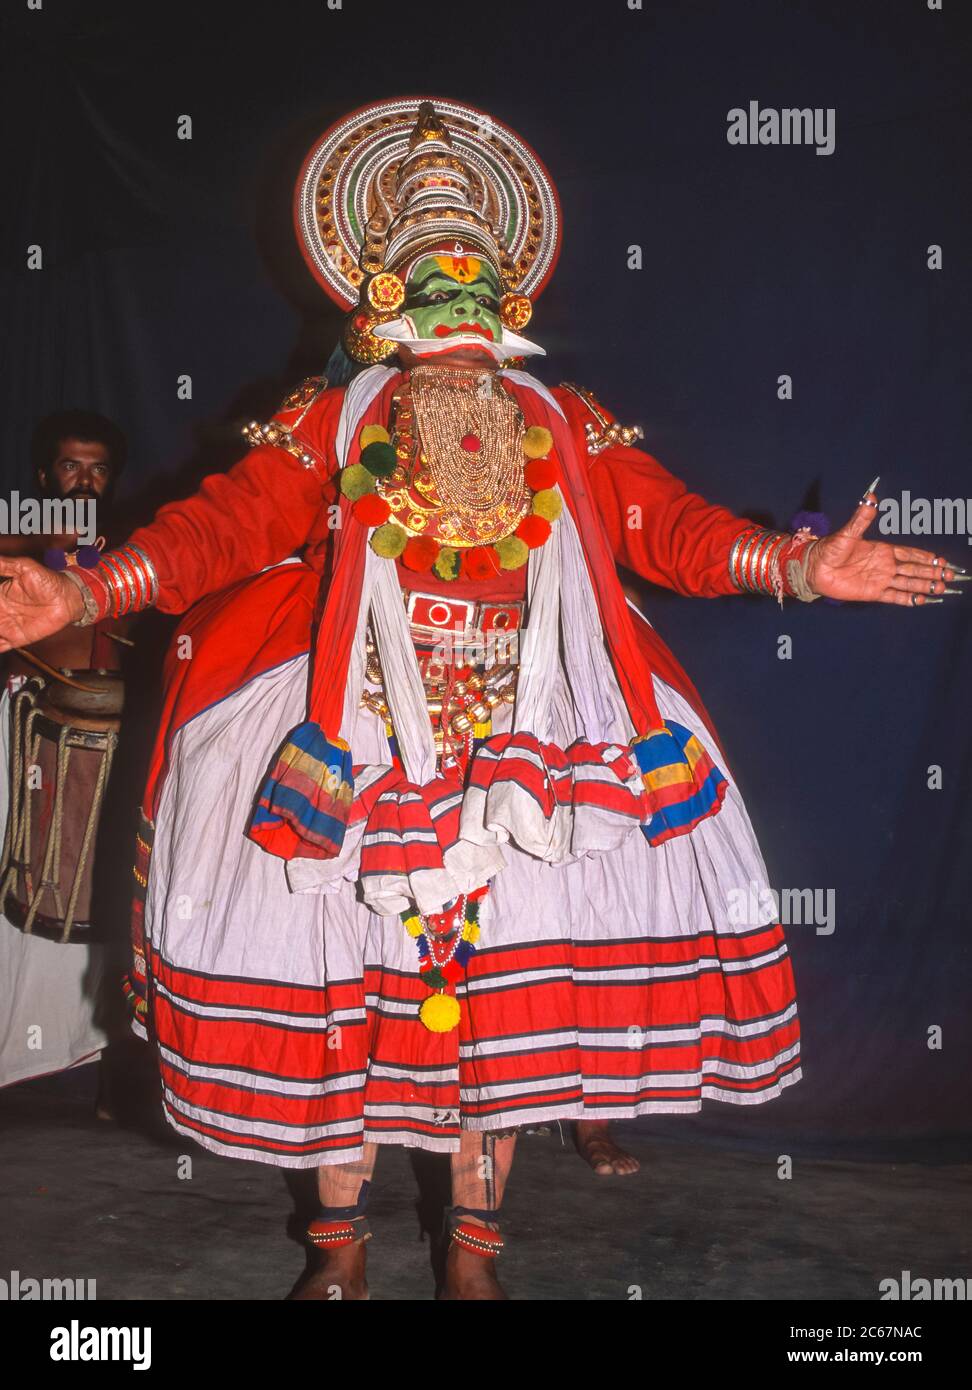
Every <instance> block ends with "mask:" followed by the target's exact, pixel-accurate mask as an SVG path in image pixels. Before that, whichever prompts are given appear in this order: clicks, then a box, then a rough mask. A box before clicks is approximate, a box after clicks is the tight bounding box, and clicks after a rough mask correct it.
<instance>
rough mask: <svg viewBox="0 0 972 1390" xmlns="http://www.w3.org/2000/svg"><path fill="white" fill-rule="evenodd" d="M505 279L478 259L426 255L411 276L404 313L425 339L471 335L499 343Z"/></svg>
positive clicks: (403, 307)
mask: <svg viewBox="0 0 972 1390" xmlns="http://www.w3.org/2000/svg"><path fill="white" fill-rule="evenodd" d="M499 301H500V286H499V277H498V275H497V274H496V271H495V270H494V269H493V267H492V266H491V265H490V263H489V261H482V260H479V259H478V258H477V257H475V256H448V255H440V256H426V257H424V259H423V260H421V261H419V263H418V265H417V266H416V267H415V269H414V270H413V271H412V273H411V275H410V276H409V277H408V281H407V283H406V285H405V303H404V304H403V306H402V313H403V314H407V315H408V317H409V318H410V319H411V320H412V322H413V323H414V324H415V331H416V333H417V334H418V336H419V337H420V338H448V337H450V336H451V335H452V334H453V333H456V332H460V331H463V330H464V331H465V332H467V333H468V332H469V331H470V330H471V331H472V332H474V333H476V332H478V333H481V334H482V336H483V337H484V338H486V339H487V340H489V341H491V342H499V341H500V338H501V337H502V335H503V325H502V323H501V322H500V317H499Z"/></svg>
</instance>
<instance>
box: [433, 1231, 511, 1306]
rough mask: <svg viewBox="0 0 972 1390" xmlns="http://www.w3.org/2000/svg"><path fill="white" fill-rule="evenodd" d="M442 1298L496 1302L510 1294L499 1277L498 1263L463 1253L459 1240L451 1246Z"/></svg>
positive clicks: (465, 1251)
mask: <svg viewBox="0 0 972 1390" xmlns="http://www.w3.org/2000/svg"><path fill="white" fill-rule="evenodd" d="M439 1297H440V1298H443V1299H478V1300H480V1301H482V1300H487V1301H495V1300H497V1299H504V1298H507V1297H508V1295H507V1293H506V1291H505V1290H504V1288H503V1286H502V1285H501V1284H500V1282H499V1280H498V1279H497V1277H496V1261H495V1260H494V1259H488V1258H484V1257H483V1256H482V1255H476V1254H474V1252H473V1251H472V1250H464V1249H463V1248H462V1246H461V1245H458V1244H457V1243H456V1241H451V1242H450V1244H449V1254H448V1256H447V1258H446V1272H445V1284H444V1285H443V1288H442V1292H441V1294H440V1295H439Z"/></svg>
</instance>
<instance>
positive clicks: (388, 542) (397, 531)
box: [370, 494, 539, 560]
mask: <svg viewBox="0 0 972 1390" xmlns="http://www.w3.org/2000/svg"><path fill="white" fill-rule="evenodd" d="M538 496H539V494H538ZM407 544H408V532H407V531H406V530H405V528H404V527H403V526H396V524H395V522H394V521H386V522H385V524H384V526H379V527H377V529H376V530H375V531H374V532H373V534H372V537H371V541H370V545H371V548H372V550H373V551H374V552H375V554H376V555H380V556H381V557H382V559H383V560H396V559H397V558H398V556H399V555H401V553H402V551H403V550H404V549H405V547H406V545H407Z"/></svg>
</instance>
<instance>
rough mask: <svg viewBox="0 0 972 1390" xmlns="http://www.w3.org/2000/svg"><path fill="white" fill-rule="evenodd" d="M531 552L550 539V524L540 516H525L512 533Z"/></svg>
mask: <svg viewBox="0 0 972 1390" xmlns="http://www.w3.org/2000/svg"><path fill="white" fill-rule="evenodd" d="M514 534H515V535H517V536H519V538H520V540H521V541H526V543H527V545H528V546H529V547H530V549H531V550H536V548H537V546H538V545H543V544H544V542H545V541H548V540H549V539H550V522H549V521H547V520H546V519H545V518H544V517H542V516H525V517H524V518H523V520H522V521H521V522H520V524H519V526H518V527H517V528H516V531H515V532H514Z"/></svg>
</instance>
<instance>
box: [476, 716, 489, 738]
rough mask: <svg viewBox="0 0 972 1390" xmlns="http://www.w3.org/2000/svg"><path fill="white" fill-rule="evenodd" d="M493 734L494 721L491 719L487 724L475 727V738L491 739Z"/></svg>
mask: <svg viewBox="0 0 972 1390" xmlns="http://www.w3.org/2000/svg"><path fill="white" fill-rule="evenodd" d="M492 732H493V721H492V720H491V719H490V720H488V721H487V722H486V723H485V724H474V725H473V738H489V736H490V734H491V733H492Z"/></svg>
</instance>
